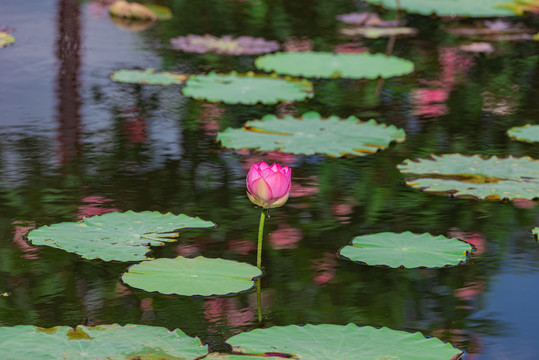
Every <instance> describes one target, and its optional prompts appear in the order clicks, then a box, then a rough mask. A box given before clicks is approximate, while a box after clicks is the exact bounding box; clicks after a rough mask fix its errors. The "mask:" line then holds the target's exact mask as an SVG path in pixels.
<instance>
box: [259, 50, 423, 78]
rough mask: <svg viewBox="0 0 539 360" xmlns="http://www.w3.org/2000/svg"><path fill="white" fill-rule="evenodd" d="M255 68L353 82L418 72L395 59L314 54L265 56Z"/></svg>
mask: <svg viewBox="0 0 539 360" xmlns="http://www.w3.org/2000/svg"><path fill="white" fill-rule="evenodd" d="M255 66H256V67H257V68H258V69H261V70H264V71H268V72H271V71H274V72H276V73H278V74H286V75H292V76H304V77H320V78H351V79H376V78H378V77H383V78H390V77H393V76H401V75H405V74H409V73H411V72H412V71H414V64H413V63H412V62H411V61H408V60H405V59H401V58H398V57H395V56H386V55H384V54H368V53H361V54H333V53H330V52H313V51H306V52H290V53H275V54H268V55H264V56H261V57H259V58H257V59H256V60H255Z"/></svg>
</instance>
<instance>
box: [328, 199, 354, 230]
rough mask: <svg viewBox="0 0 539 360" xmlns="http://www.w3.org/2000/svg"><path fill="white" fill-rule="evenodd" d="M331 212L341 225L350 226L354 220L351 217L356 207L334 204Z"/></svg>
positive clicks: (347, 204) (346, 204)
mask: <svg viewBox="0 0 539 360" xmlns="http://www.w3.org/2000/svg"><path fill="white" fill-rule="evenodd" d="M352 201H353V200H352ZM331 212H332V213H333V215H334V216H333V218H334V219H336V220H337V221H339V222H340V223H341V224H350V221H351V219H352V217H351V216H350V215H351V214H352V213H353V212H354V205H352V204H351V203H341V204H333V205H332V206H331Z"/></svg>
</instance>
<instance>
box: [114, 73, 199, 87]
mask: <svg viewBox="0 0 539 360" xmlns="http://www.w3.org/2000/svg"><path fill="white" fill-rule="evenodd" d="M110 78H111V79H112V80H114V81H117V82H124V83H130V84H148V85H173V84H183V83H184V82H185V81H186V80H187V79H188V78H189V75H187V74H178V73H173V72H168V71H164V72H154V70H153V69H146V70H126V69H124V70H117V71H115V72H114V73H112V75H111V76H110Z"/></svg>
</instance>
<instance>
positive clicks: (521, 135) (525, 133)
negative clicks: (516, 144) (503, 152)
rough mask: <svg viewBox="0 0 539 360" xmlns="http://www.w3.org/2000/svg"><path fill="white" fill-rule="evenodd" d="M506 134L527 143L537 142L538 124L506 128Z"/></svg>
mask: <svg viewBox="0 0 539 360" xmlns="http://www.w3.org/2000/svg"><path fill="white" fill-rule="evenodd" d="M507 135H509V137H510V138H511V139H514V140H519V141H525V142H529V143H533V142H539V125H531V124H526V125H524V126H519V127H514V128H511V129H509V130H507Z"/></svg>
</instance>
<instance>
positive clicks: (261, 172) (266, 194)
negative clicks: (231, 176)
mask: <svg viewBox="0 0 539 360" xmlns="http://www.w3.org/2000/svg"><path fill="white" fill-rule="evenodd" d="M291 175H292V169H290V168H289V167H288V166H281V165H279V164H273V165H271V166H269V165H268V164H266V163H265V162H264V161H261V162H260V163H258V164H257V163H254V164H253V165H252V166H251V169H250V170H249V173H248V174H247V196H248V197H249V200H251V202H252V203H253V204H255V205H258V206H262V207H263V208H264V209H269V208H274V207H280V206H283V205H284V203H285V202H286V200H288V195H289V194H290V178H291Z"/></svg>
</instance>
